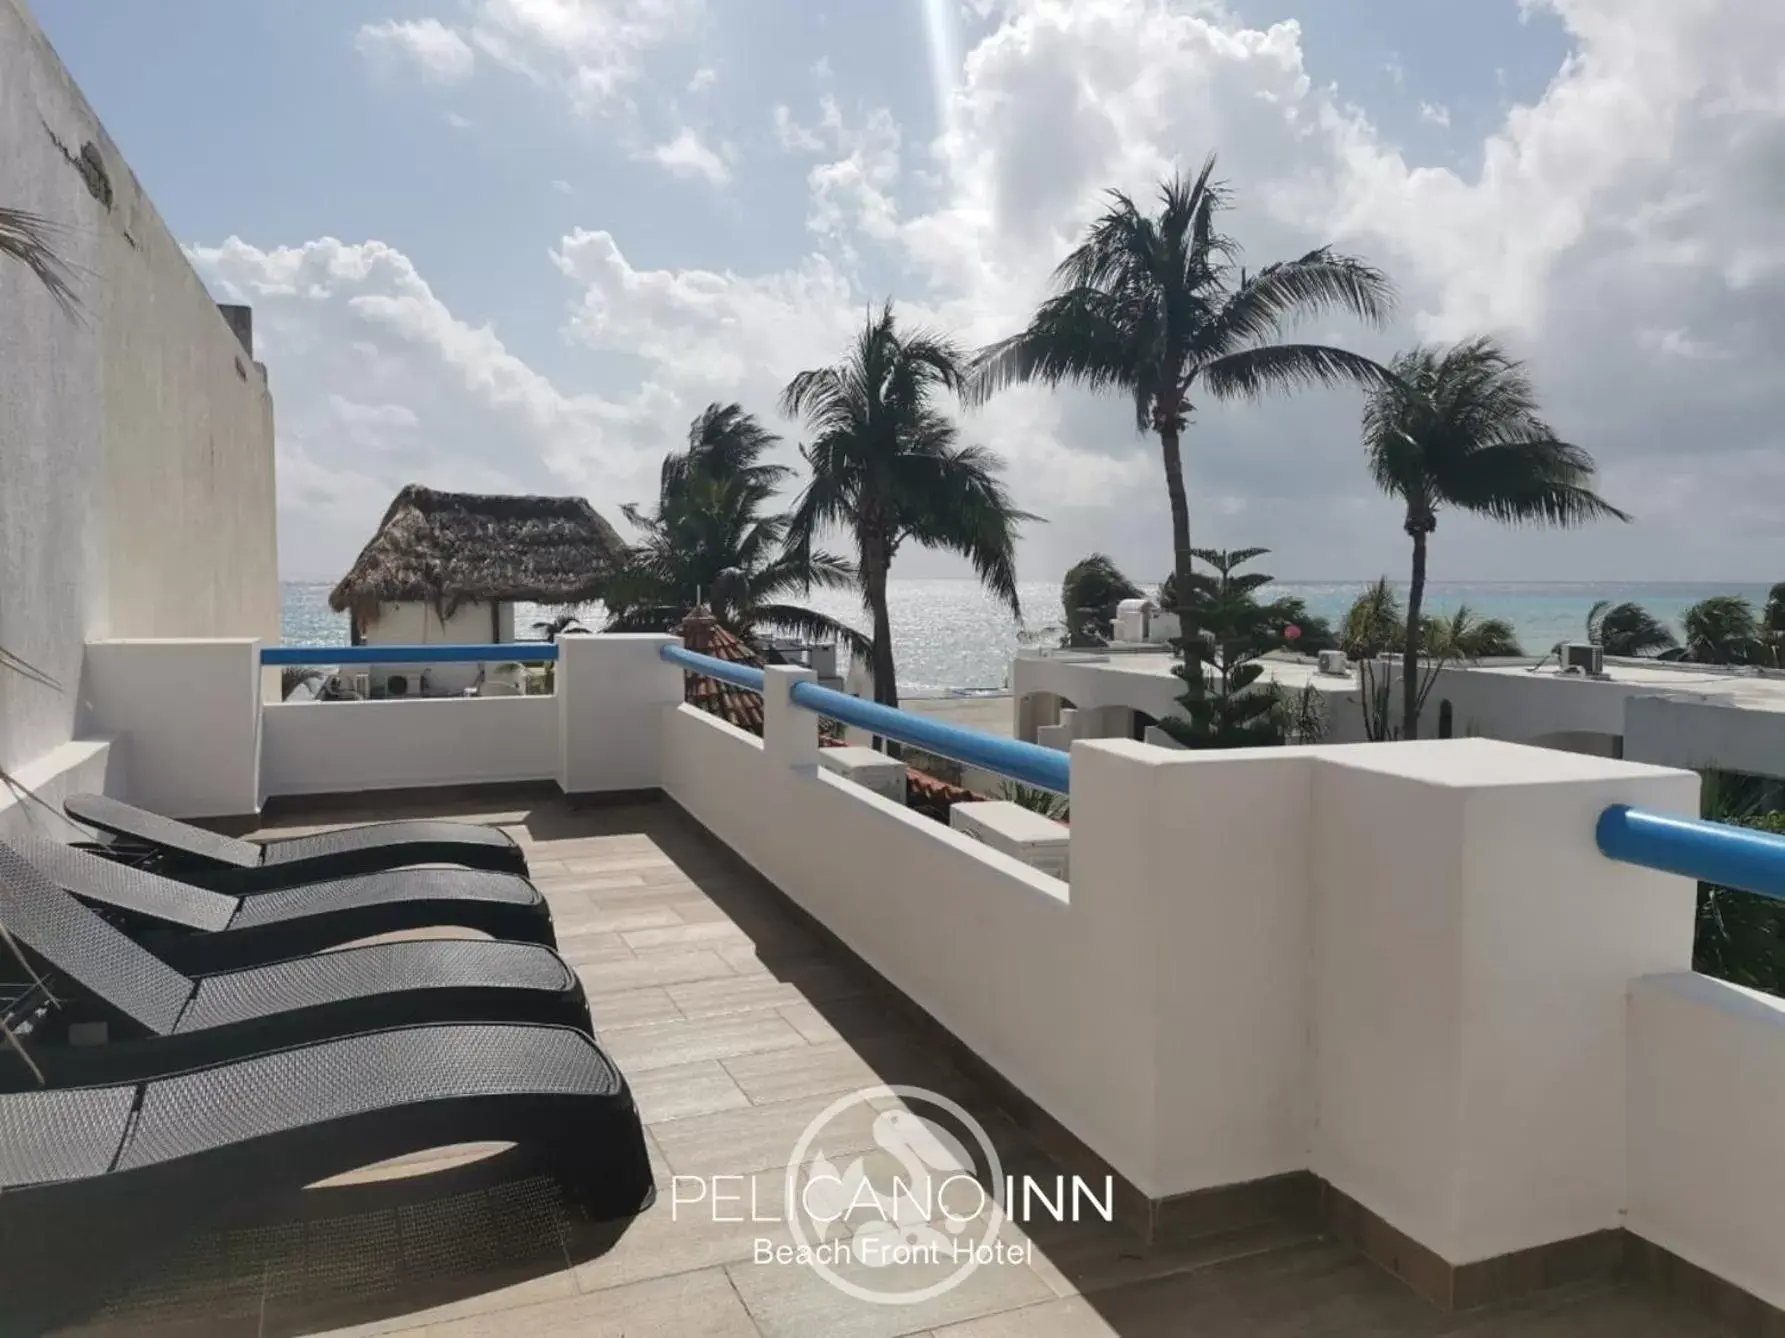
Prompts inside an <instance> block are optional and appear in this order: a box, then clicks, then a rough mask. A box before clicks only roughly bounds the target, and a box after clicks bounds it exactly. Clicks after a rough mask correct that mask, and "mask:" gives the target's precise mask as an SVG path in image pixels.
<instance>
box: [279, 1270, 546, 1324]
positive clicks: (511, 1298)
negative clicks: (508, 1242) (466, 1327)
mask: <svg viewBox="0 0 1785 1338" xmlns="http://www.w3.org/2000/svg"><path fill="white" fill-rule="evenodd" d="M578 1294H579V1293H578V1290H577V1285H576V1279H575V1277H574V1276H573V1275H572V1274H571V1272H570V1270H569V1269H568V1268H565V1269H560V1270H559V1271H558V1272H555V1273H546V1274H542V1275H540V1276H537V1277H531V1278H527V1279H524V1280H522V1281H519V1282H514V1283H510V1284H508V1285H503V1284H502V1283H501V1281H500V1280H499V1278H492V1279H491V1280H490V1281H489V1283H488V1284H487V1287H486V1288H485V1289H482V1290H479V1291H476V1292H474V1293H473V1294H472V1295H470V1296H467V1297H464V1298H463V1299H461V1300H457V1301H452V1302H448V1303H447V1304H444V1305H434V1306H425V1305H424V1306H423V1307H421V1308H419V1309H416V1310H407V1311H400V1310H397V1309H396V1308H395V1307H396V1306H398V1305H400V1304H401V1302H387V1303H386V1305H387V1308H389V1309H390V1310H391V1312H392V1313H389V1314H387V1315H385V1316H384V1317H383V1318H380V1319H374V1320H369V1321H367V1322H364V1323H358V1324H346V1325H342V1326H339V1327H332V1326H331V1327H318V1326H319V1325H331V1324H332V1321H331V1320H330V1319H329V1318H328V1310H327V1309H326V1308H323V1307H315V1306H310V1307H300V1306H281V1305H278V1304H276V1303H275V1304H271V1305H269V1306H268V1307H267V1313H266V1316H265V1320H264V1328H263V1329H262V1333H263V1334H264V1335H265V1338H284V1336H285V1335H292V1338H296V1335H298V1334H305V1335H316V1336H317V1338H372V1336H373V1335H375V1334H403V1333H409V1332H411V1331H412V1330H421V1329H427V1328H428V1326H430V1325H434V1324H445V1323H449V1322H450V1321H453V1320H459V1319H465V1318H468V1317H471V1316H476V1315H495V1314H499V1313H500V1312H502V1311H504V1310H515V1309H519V1308H521V1307H523V1306H531V1305H538V1304H539V1303H541V1302H545V1301H558V1300H564V1299H567V1298H571V1297H575V1296H577V1295H578Z"/></svg>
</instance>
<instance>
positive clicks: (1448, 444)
mask: <svg viewBox="0 0 1785 1338" xmlns="http://www.w3.org/2000/svg"><path fill="white" fill-rule="evenodd" d="M1390 370H1391V371H1392V372H1393V373H1394V377H1395V379H1394V380H1393V381H1392V382H1390V383H1388V384H1387V385H1384V386H1382V387H1380V388H1379V389H1377V390H1376V391H1374V392H1372V393H1371V395H1370V400H1369V403H1368V405H1367V406H1366V407H1365V409H1364V419H1363V434H1364V450H1365V451H1366V452H1367V454H1368V457H1369V466H1370V474H1371V476H1372V477H1373V478H1374V479H1375V480H1376V483H1377V486H1379V487H1380V488H1381V489H1382V490H1383V491H1384V492H1386V493H1388V494H1389V495H1390V496H1391V497H1396V498H1399V499H1400V500H1401V502H1402V503H1403V504H1404V505H1405V507H1406V519H1405V520H1404V521H1403V522H1402V525H1403V528H1404V529H1405V530H1406V531H1407V534H1408V537H1410V538H1411V539H1412V540H1413V581H1412V584H1411V586H1410V587H1409V589H1408V592H1407V633H1406V636H1405V637H1404V638H1403V644H1402V656H1403V662H1402V668H1401V693H1402V696H1401V705H1402V715H1401V736H1402V737H1403V738H1408V739H1414V738H1418V737H1419V684H1418V674H1419V666H1418V659H1419V644H1418V642H1419V639H1418V637H1417V636H1416V635H1415V634H1414V633H1415V630H1416V629H1417V628H1418V627H1419V625H1420V605H1421V602H1422V601H1423V599H1424V597H1425V585H1426V542H1427V539H1428V538H1429V536H1430V535H1431V534H1432V532H1433V531H1434V530H1436V529H1437V528H1438V511H1439V510H1440V509H1441V508H1442V507H1444V506H1454V507H1460V508H1461V509H1463V510H1465V511H1473V512H1475V513H1476V514H1477V515H1483V516H1489V517H1491V518H1492V519H1494V520H1499V521H1504V522H1506V523H1507V524H1515V525H1516V524H1520V523H1524V522H1533V523H1544V524H1552V525H1575V524H1580V523H1582V522H1584V521H1588V520H1596V519H1599V518H1600V517H1604V516H1613V517H1616V518H1617V519H1619V520H1628V519H1629V517H1628V516H1627V515H1625V514H1624V513H1623V512H1622V511H1619V510H1618V509H1617V508H1616V507H1614V506H1612V505H1611V504H1610V503H1608V502H1606V501H1605V500H1604V499H1603V498H1601V497H1600V496H1599V494H1597V493H1596V492H1594V491H1593V489H1592V483H1593V477H1594V472H1595V470H1594V465H1593V457H1592V456H1591V455H1589V454H1587V452H1586V451H1585V450H1583V449H1582V448H1581V447H1579V446H1574V445H1571V444H1570V443H1568V442H1565V441H1561V440H1559V439H1558V438H1557V437H1556V435H1555V433H1554V432H1553V431H1552V430H1551V429H1550V426H1549V424H1547V423H1545V422H1544V421H1543V420H1542V418H1540V417H1539V416H1538V412H1537V394H1536V391H1535V390H1534V389H1533V388H1532V385H1531V380H1530V378H1529V377H1528V376H1527V375H1526V374H1525V371H1524V368H1523V367H1522V366H1521V365H1520V364H1519V363H1517V362H1515V361H1514V360H1513V359H1512V358H1510V357H1509V356H1508V355H1507V354H1506V352H1505V351H1504V350H1503V349H1502V348H1501V347H1500V346H1499V344H1498V343H1496V342H1495V341H1494V340H1493V339H1492V338H1489V337H1487V336H1481V337H1478V338H1475V339H1469V340H1465V341H1463V342H1462V343H1460V344H1456V345H1453V346H1452V347H1450V348H1434V347H1429V346H1421V347H1418V348H1415V349H1412V350H1411V351H1409V352H1406V353H1402V354H1400V355H1398V356H1397V357H1396V358H1395V360H1394V363H1393V364H1392V366H1391V368H1390Z"/></svg>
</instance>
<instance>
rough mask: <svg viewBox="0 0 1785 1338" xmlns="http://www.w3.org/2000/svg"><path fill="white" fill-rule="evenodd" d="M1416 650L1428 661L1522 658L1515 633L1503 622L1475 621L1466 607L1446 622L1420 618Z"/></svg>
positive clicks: (1485, 619) (1508, 624)
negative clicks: (1418, 639)
mask: <svg viewBox="0 0 1785 1338" xmlns="http://www.w3.org/2000/svg"><path fill="white" fill-rule="evenodd" d="M1419 637H1420V649H1421V650H1422V651H1423V652H1424V654H1425V656H1426V658H1427V659H1428V660H1432V659H1435V660H1437V661H1439V663H1440V664H1442V663H1445V662H1447V661H1450V660H1491V659H1494V658H1496V657H1500V658H1505V657H1509V656H1518V655H1523V654H1524V653H1525V652H1524V648H1523V647H1521V646H1520V645H1519V642H1518V633H1517V632H1515V631H1513V628H1512V624H1511V623H1509V622H1508V621H1506V619H1504V618H1477V617H1476V616H1475V613H1474V611H1473V610H1472V609H1470V607H1469V606H1468V605H1467V604H1459V605H1457V608H1456V612H1455V613H1453V614H1451V615H1450V617H1448V618H1422V619H1420V624H1419Z"/></svg>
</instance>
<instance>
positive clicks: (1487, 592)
mask: <svg viewBox="0 0 1785 1338" xmlns="http://www.w3.org/2000/svg"><path fill="white" fill-rule="evenodd" d="M1377 579H1379V578H1377V577H1374V576H1371V577H1362V578H1358V579H1355V580H1334V579H1324V580H1315V581H1296V580H1280V581H1276V582H1273V583H1272V585H1271V586H1270V587H1269V591H1270V593H1272V594H1275V595H1298V596H1300V597H1301V598H1302V599H1303V600H1304V601H1305V602H1306V603H1307V606H1308V611H1309V613H1311V614H1314V615H1317V616H1319V617H1323V618H1327V619H1332V620H1337V619H1338V618H1339V617H1340V616H1341V615H1343V613H1344V611H1345V609H1346V608H1347V607H1348V606H1349V605H1350V603H1351V601H1352V600H1353V599H1354V598H1356V596H1357V593H1358V592H1359V591H1360V590H1362V589H1363V588H1364V587H1365V586H1367V585H1369V584H1371V583H1372V582H1373V581H1375V580H1377ZM333 584H334V583H333V582H332V581H294V580H282V581H281V582H280V592H281V604H282V607H281V634H282V637H283V639H284V641H285V642H286V644H288V645H325V646H332V645H345V644H346V643H347V639H348V632H347V617H346V615H345V614H337V613H334V612H332V611H331V610H330V609H329V607H328V592H329V590H330V589H331V588H332V587H333ZM1390 584H1391V585H1395V586H1396V587H1397V588H1399V589H1405V587H1406V582H1404V581H1400V582H1397V581H1395V580H1394V579H1393V578H1392V577H1391V578H1390ZM1771 588H1772V583H1771V582H1767V581H1455V580H1447V581H1431V582H1428V583H1427V585H1426V607H1427V608H1428V609H1429V610H1430V611H1431V612H1432V613H1434V614H1447V613H1451V612H1454V611H1455V610H1456V608H1457V607H1458V606H1459V605H1465V604H1466V605H1468V607H1469V608H1470V610H1471V611H1472V612H1473V613H1475V614H1476V615H1478V616H1480V617H1489V618H1504V619H1506V620H1507V621H1508V622H1510V623H1511V624H1512V627H1513V630H1514V631H1515V632H1516V633H1517V635H1518V638H1519V642H1520V644H1521V646H1522V647H1523V649H1524V650H1525V652H1526V653H1527V654H1542V653H1543V652H1544V651H1547V650H1548V649H1549V648H1550V647H1552V646H1554V645H1555V644H1556V643H1557V642H1559V641H1569V640H1584V639H1585V637H1586V617H1587V611H1588V610H1589V609H1590V608H1591V607H1592V606H1593V604H1594V602H1595V601H1597V600H1600V599H1607V600H1611V601H1612V602H1613V603H1622V602H1624V601H1631V602H1634V603H1637V604H1641V605H1643V606H1644V607H1645V608H1647V609H1648V610H1649V612H1650V613H1652V614H1654V615H1655V616H1656V617H1657V618H1659V619H1661V620H1662V621H1663V622H1665V623H1667V624H1669V625H1670V626H1672V627H1673V629H1674V631H1675V633H1676V634H1677V633H1678V632H1679V630H1680V629H1679V620H1680V616H1681V615H1682V614H1683V613H1684V612H1685V611H1686V609H1687V608H1688V607H1690V606H1691V605H1693V604H1695V603H1697V602H1698V601H1699V600H1701V599H1705V598H1707V597H1709V596H1711V595H1724V594H1729V595H1740V596H1742V597H1744V598H1745V599H1747V600H1749V601H1750V602H1751V603H1752V604H1753V605H1754V606H1755V609H1756V611H1757V612H1758V610H1759V608H1760V606H1761V605H1762V604H1763V603H1764V602H1765V600H1766V597H1767V593H1768V591H1769V590H1770V589H1771ZM1017 594H1018V598H1019V600H1020V602H1021V604H1022V606H1023V614H1024V619H1023V622H1022V623H1020V624H1019V623H1018V622H1016V621H1015V620H1013V619H1012V618H1011V617H1010V614H1009V612H1008V610H1005V609H1002V608H1000V607H999V606H998V605H997V604H996V603H995V602H994V601H993V599H992V598H991V596H989V595H988V594H986V592H985V591H984V589H983V588H982V587H981V586H980V585H979V583H978V582H977V581H975V580H973V579H972V578H971V577H952V576H939V577H921V578H909V579H895V580H893V581H890V582H889V583H888V589H887V595H888V602H889V604H890V610H889V611H890V613H891V617H892V629H893V652H894V656H895V661H896V663H897V665H898V670H899V674H898V677H899V691H900V693H901V694H902V695H905V696H914V697H917V696H943V695H947V694H950V693H955V692H995V691H998V690H1000V689H1002V688H1005V687H1007V686H1008V683H1009V671H1010V660H1011V658H1012V657H1013V656H1014V655H1015V654H1017V652H1018V651H1020V650H1024V649H1029V648H1033V647H1036V646H1040V645H1048V644H1054V643H1056V642H1057V637H1053V636H1050V635H1049V630H1050V629H1057V628H1058V626H1059V624H1060V623H1061V622H1062V611H1061V608H1060V583H1059V581H1058V580H1054V581H1023V582H1019V583H1018V587H1017ZM806 602H807V603H808V604H809V606H810V607H812V608H815V609H818V610H819V611H820V612H823V613H826V614H828V615H830V616H831V617H833V618H836V619H838V620H839V621H842V622H846V623H849V624H850V625H852V626H856V627H864V628H865V626H866V619H865V618H864V616H863V614H862V611H861V607H860V600H859V599H858V598H857V597H856V596H855V595H853V594H851V593H850V592H848V591H838V590H815V591H813V592H812V596H811V598H810V599H809V600H808V601H806ZM556 612H558V610H557V609H555V608H544V607H540V606H537V605H533V604H528V603H524V602H523V603H520V604H517V605H516V608H515V632H516V635H517V636H519V637H521V638H523V639H524V638H527V637H529V636H531V635H533V634H534V629H533V625H534V623H536V622H543V621H545V620H546V619H548V618H550V617H551V616H552V615H553V614H554V613H556ZM582 616H584V617H585V618H587V619H589V620H590V622H591V625H592V626H599V622H600V618H601V611H600V606H599V605H593V606H588V607H586V608H585V609H584V610H582Z"/></svg>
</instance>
